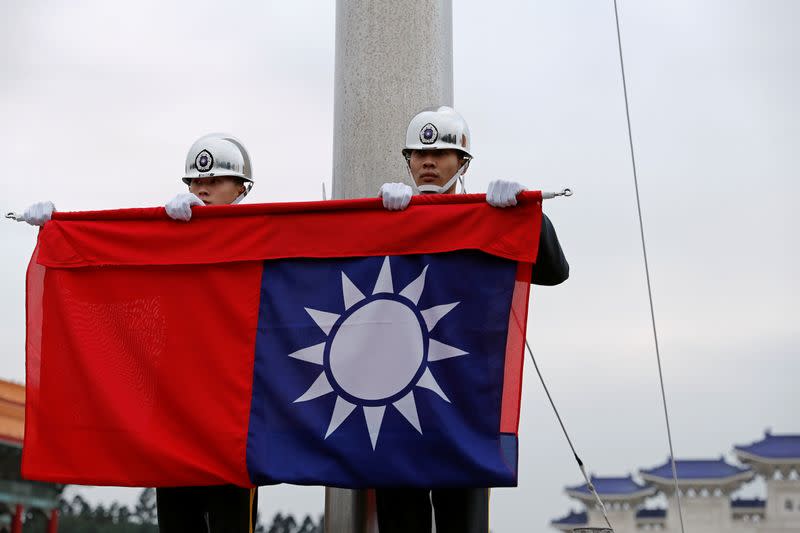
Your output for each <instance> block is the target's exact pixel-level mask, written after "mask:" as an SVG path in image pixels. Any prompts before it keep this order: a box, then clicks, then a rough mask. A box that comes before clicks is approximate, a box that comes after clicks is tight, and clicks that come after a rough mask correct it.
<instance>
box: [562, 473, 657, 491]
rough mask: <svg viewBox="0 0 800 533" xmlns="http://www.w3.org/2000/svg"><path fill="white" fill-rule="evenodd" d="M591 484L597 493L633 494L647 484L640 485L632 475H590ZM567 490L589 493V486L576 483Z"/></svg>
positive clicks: (647, 486)
mask: <svg viewBox="0 0 800 533" xmlns="http://www.w3.org/2000/svg"><path fill="white" fill-rule="evenodd" d="M591 480H592V485H594V488H595V489H596V490H597V493H598V494H606V495H608V494H619V495H625V494H635V493H637V492H639V491H642V490H646V489H648V488H650V487H649V485H641V484H639V483H637V482H636V481H634V480H633V477H632V476H627V477H595V476H592V477H591ZM567 490H568V491H573V492H583V493H584V494H591V492H590V491H589V487H587V486H586V483H584V484H583V485H576V486H574V487H567Z"/></svg>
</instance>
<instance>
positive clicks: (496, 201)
mask: <svg viewBox="0 0 800 533" xmlns="http://www.w3.org/2000/svg"><path fill="white" fill-rule="evenodd" d="M524 190H525V187H523V186H522V185H521V184H519V183H517V182H515V181H503V180H496V181H493V182H491V183H489V190H488V191H487V192H486V203H488V204H489V205H491V206H492V207H510V206H512V205H517V195H518V194H519V193H521V192H522V191H524Z"/></svg>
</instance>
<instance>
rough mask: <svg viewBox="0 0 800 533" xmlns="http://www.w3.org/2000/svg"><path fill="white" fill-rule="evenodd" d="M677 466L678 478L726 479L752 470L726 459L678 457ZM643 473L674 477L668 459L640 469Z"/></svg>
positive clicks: (666, 477)
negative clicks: (657, 464)
mask: <svg viewBox="0 0 800 533" xmlns="http://www.w3.org/2000/svg"><path fill="white" fill-rule="evenodd" d="M675 468H676V469H677V471H678V479H724V478H727V477H731V476H735V475H738V474H742V473H745V472H750V469H749V468H739V467H738V466H734V465H732V464H729V463H727V462H725V459H722V458H720V459H716V460H705V459H699V460H698V459H683V460H682V459H678V460H677V461H675ZM640 472H641V473H642V475H650V476H653V477H661V478H665V479H672V463H671V462H670V461H669V459H667V461H666V462H665V463H664V464H663V465H661V466H657V467H655V468H650V469H643V470H640Z"/></svg>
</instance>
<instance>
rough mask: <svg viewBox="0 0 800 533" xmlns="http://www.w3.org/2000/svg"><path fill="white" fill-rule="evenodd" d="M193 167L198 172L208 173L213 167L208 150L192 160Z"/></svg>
mask: <svg viewBox="0 0 800 533" xmlns="http://www.w3.org/2000/svg"><path fill="white" fill-rule="evenodd" d="M194 166H195V167H196V168H197V170H198V172H208V171H209V170H211V167H213V166H214V156H212V155H211V152H209V151H208V150H203V151H201V152H200V153H199V154H197V157H195V158H194Z"/></svg>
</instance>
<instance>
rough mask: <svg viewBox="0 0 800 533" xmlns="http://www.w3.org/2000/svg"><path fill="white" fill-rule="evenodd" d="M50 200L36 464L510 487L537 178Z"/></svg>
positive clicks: (32, 333) (263, 478)
mask: <svg viewBox="0 0 800 533" xmlns="http://www.w3.org/2000/svg"><path fill="white" fill-rule="evenodd" d="M519 204H520V205H518V206H517V207H514V208H508V209H496V208H493V207H490V206H489V205H488V204H486V202H485V198H484V196H483V195H459V196H417V197H414V199H413V200H412V204H411V206H410V207H409V208H408V209H407V210H405V211H402V212H391V211H387V210H385V209H383V207H382V205H381V203H380V200H377V199H364V200H342V201H329V202H307V203H285V204H260V205H237V206H209V207H202V208H198V209H195V210H194V215H193V219H192V221H191V222H189V223H180V222H175V221H172V220H170V219H168V218H167V216H166V214H165V213H164V210H163V209H162V208H152V209H127V210H117V211H98V212H83V213H55V214H54V216H53V220H52V221H50V222H48V223H47V224H45V226H44V227H43V228H42V230H41V231H40V233H39V239H38V244H37V247H36V250H35V251H34V254H33V257H32V259H31V262H30V265H29V268H28V276H27V346H26V348H27V382H26V387H27V399H26V428H25V441H24V447H23V460H22V473H23V476H24V477H25V478H27V479H35V480H42V481H50V482H57V483H77V484H91V485H123V486H157V487H158V486H185V485H195V486H196V485H214V484H221V483H233V484H236V485H240V486H252V485H266V484H274V483H294V484H303V485H327V486H337V487H349V488H363V487H389V486H391V487H397V486H409V487H488V486H514V485H516V483H517V429H518V424H519V408H520V392H521V379H522V365H523V347H524V340H525V324H526V321H527V320H526V317H527V307H528V295H529V290H530V279H531V269H532V265H533V264H534V263H535V261H536V251H537V248H538V241H539V232H540V227H541V219H542V214H541V194H540V193H539V192H525V193H523V194H521V195H520V199H519Z"/></svg>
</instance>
